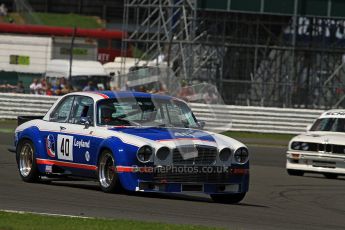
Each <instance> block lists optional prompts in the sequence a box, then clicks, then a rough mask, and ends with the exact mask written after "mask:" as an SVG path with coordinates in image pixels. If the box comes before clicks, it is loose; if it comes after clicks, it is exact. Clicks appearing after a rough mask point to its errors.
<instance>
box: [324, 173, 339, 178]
mask: <svg viewBox="0 0 345 230" xmlns="http://www.w3.org/2000/svg"><path fill="white" fill-rule="evenodd" d="M323 175H324V176H325V177H326V178H328V179H337V178H338V174H335V173H324V174H323Z"/></svg>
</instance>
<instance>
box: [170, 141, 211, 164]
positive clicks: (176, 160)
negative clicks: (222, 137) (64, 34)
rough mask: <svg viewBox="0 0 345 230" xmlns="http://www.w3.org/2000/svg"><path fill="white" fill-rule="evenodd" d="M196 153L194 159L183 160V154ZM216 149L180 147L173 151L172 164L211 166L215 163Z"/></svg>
mask: <svg viewBox="0 0 345 230" xmlns="http://www.w3.org/2000/svg"><path fill="white" fill-rule="evenodd" d="M195 151H197V156H196V157H191V158H189V157H186V159H184V158H183V156H182V155H183V154H186V155H189V154H190V153H191V152H195ZM216 157H217V148H216V147H209V146H200V145H198V146H180V147H178V148H176V149H174V150H173V164H175V165H211V164H212V163H214V162H215V161H216Z"/></svg>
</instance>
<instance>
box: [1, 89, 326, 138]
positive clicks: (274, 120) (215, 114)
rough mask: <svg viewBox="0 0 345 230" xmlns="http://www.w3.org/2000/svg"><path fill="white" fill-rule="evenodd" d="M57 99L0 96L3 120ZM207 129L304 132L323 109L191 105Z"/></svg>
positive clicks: (35, 111) (37, 110)
mask: <svg viewBox="0 0 345 230" xmlns="http://www.w3.org/2000/svg"><path fill="white" fill-rule="evenodd" d="M57 98H58V97H51V96H41V95H28V94H12V93H2V94H0V119H16V118H17V116H19V115H44V114H45V113H46V112H47V111H48V109H49V108H50V107H51V105H52V104H53V103H54V102H55V101H56V99H57ZM190 106H191V108H192V110H193V112H194V114H195V115H196V117H197V118H198V119H199V120H203V121H205V122H206V126H205V129H206V130H212V131H226V130H233V131H248V132H261V133H290V134H297V133H301V132H304V131H305V130H306V127H307V125H309V124H311V123H312V122H313V121H314V120H315V119H316V118H317V117H318V116H320V114H321V113H322V112H323V110H307V109H285V108H267V107H252V106H234V105H207V104H196V103H191V104H190Z"/></svg>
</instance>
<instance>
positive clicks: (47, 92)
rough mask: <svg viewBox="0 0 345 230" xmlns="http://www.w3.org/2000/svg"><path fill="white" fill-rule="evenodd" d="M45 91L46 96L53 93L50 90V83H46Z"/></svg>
mask: <svg viewBox="0 0 345 230" xmlns="http://www.w3.org/2000/svg"><path fill="white" fill-rule="evenodd" d="M45 93H46V95H48V96H52V95H54V91H53V90H52V85H51V84H50V83H47V87H46V91H45Z"/></svg>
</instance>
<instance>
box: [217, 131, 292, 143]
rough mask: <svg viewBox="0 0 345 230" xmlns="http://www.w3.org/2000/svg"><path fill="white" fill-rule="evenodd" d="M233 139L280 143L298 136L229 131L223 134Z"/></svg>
mask: <svg viewBox="0 0 345 230" xmlns="http://www.w3.org/2000/svg"><path fill="white" fill-rule="evenodd" d="M222 134H224V135H226V136H229V137H232V138H255V139H272V140H280V141H289V140H291V138H292V137H294V136H296V135H292V134H275V133H252V132H234V131H227V132H224V133H222Z"/></svg>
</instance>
